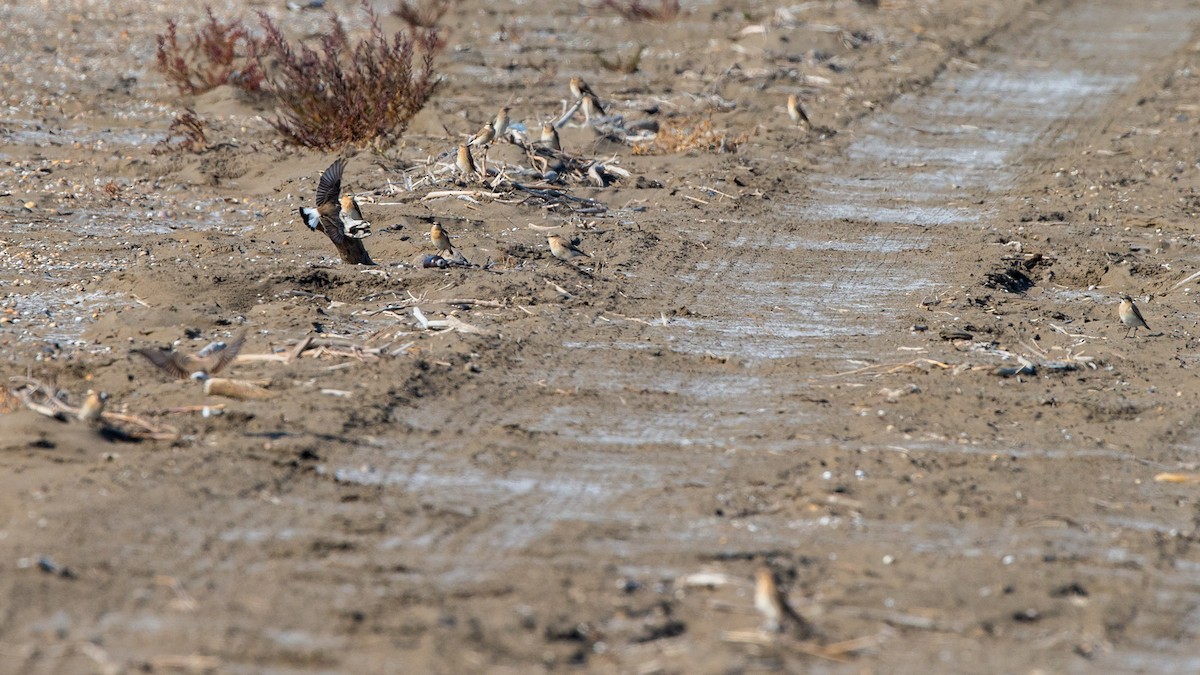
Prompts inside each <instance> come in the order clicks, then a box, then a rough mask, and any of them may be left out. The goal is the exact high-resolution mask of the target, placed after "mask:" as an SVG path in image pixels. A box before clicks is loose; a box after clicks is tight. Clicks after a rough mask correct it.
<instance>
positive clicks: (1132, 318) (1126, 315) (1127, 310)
mask: <svg viewBox="0 0 1200 675" xmlns="http://www.w3.org/2000/svg"><path fill="white" fill-rule="evenodd" d="M1117 316H1119V317H1121V323H1123V324H1125V325H1126V326H1128V327H1129V328H1130V329H1131V330H1130V332H1129V333H1126V334H1125V337H1129V336H1130V335H1133V336H1134V337H1137V329H1139V328H1145V329H1146V330H1150V326H1149V325H1147V324H1146V319H1145V318H1143V317H1142V310H1140V309H1138V306H1137V305H1135V304H1133V298H1131V297H1129V296H1128V295H1123V296H1121V306H1120V307H1118V308H1117Z"/></svg>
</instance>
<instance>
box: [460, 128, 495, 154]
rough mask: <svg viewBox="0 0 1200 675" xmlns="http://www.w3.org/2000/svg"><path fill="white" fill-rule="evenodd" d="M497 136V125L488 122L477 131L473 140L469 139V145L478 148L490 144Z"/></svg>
mask: <svg viewBox="0 0 1200 675" xmlns="http://www.w3.org/2000/svg"><path fill="white" fill-rule="evenodd" d="M495 138H496V125H495V123H494V122H488V123H487V124H485V125H483V127H482V128H481V129H480V130H479V131H477V132H475V135H474V136H472V137H471V140H469V141H467V145H469V146H471V147H473V148H478V147H481V146H485V145H490V144H491V142H492V140H493V139H495Z"/></svg>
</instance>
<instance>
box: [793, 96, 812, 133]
mask: <svg viewBox="0 0 1200 675" xmlns="http://www.w3.org/2000/svg"><path fill="white" fill-rule="evenodd" d="M787 112H788V117H790V118H792V122H793V123H795V124H800V123H801V122H803V123H804V125H805V126H807V127H811V126H812V122H810V121H808V113H806V112H804V108H802V107H801V106H800V97H799V96H797V95H796V94H792V95H791V96H788V102H787Z"/></svg>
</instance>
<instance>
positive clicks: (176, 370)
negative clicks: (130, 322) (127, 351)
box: [133, 331, 246, 380]
mask: <svg viewBox="0 0 1200 675" xmlns="http://www.w3.org/2000/svg"><path fill="white" fill-rule="evenodd" d="M245 341H246V332H245V331H242V332H240V333H238V334H237V336H235V337H234V338H233V340H232V341H231V342H229V343H225V342H213V343H211V344H209V345H208V346H207V347H205V348H204V349H201V350H200V351H198V352H196V353H195V354H181V353H179V352H176V351H167V350H165V349H157V348H153V347H151V348H143V349H135V350H133V353H134V354H140V355H142V356H144V357H146V358H147V359H149V361H150V363H153V364H154V365H156V366H158V367H159V368H161V369H163V370H164V371H166V372H167V373H168V374H170V375H171V376H173V377H176V378H178V379H181V380H186V379H189V378H190V379H193V380H207V379H208V377H209V376H210V375H215V374H217V373H219V372H221V370H222V369H223V368H225V366H228V365H229V364H230V363H232V362H233V360H234V359H235V358H237V355H238V352H240V351H241V350H242V343H244V342H245Z"/></svg>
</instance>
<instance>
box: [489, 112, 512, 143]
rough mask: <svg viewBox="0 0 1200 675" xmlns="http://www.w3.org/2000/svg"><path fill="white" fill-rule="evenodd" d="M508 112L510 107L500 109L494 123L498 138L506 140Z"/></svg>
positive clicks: (493, 127)
mask: <svg viewBox="0 0 1200 675" xmlns="http://www.w3.org/2000/svg"><path fill="white" fill-rule="evenodd" d="M508 110H509V108H508V106H504V107H502V108H500V111H499V112H497V113H496V119H495V120H494V121H492V130H493V131H494V132H495V133H496V138H504V134H507V133H508Z"/></svg>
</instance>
